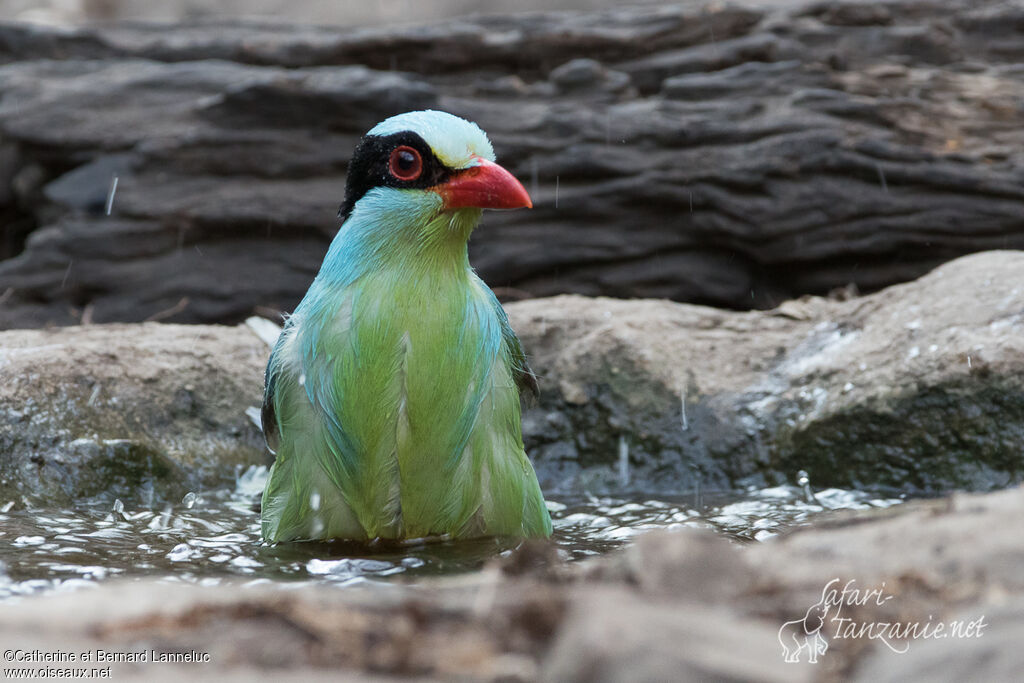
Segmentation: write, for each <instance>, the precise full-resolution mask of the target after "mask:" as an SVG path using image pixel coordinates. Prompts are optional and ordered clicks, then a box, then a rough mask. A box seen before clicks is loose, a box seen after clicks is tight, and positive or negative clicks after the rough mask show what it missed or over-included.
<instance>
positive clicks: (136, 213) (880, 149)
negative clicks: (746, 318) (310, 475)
mask: <svg viewBox="0 0 1024 683" xmlns="http://www.w3.org/2000/svg"><path fill="white" fill-rule="evenodd" d="M1019 19H1020V17H1019V10H1017V9H1015V8H1014V7H1011V6H1008V5H1006V4H1005V3H1000V2H996V1H995V0H982V1H981V2H977V1H973V0H971V1H968V0H955V1H953V2H932V1H926V2H924V3H922V2H899V1H898V2H885V3H872V2H857V3H823V4H813V3H812V4H807V3H798V2H790V1H787V2H772V3H768V2H750V3H747V4H737V5H724V6H723V5H720V4H712V5H708V6H703V7H701V6H695V5H683V6H666V7H644V8H633V9H621V10H612V11H603V12H589V13H571V12H567V13H543V14H526V15H517V16H508V17H491V18H474V19H462V20H455V21H448V22H442V23H437V24H430V25H422V26H412V27H405V28H372V29H367V28H364V29H337V28H330V29H328V28H312V27H306V28H303V27H294V26H285V25H277V24H275V25H272V26H271V25H251V24H247V25H238V24H220V25H202V24H196V25H184V26H180V25H178V26H171V27H168V26H145V25H111V26H109V27H106V28H92V29H82V30H72V31H66V30H53V29H43V28H30V27H26V26H19V25H4V26H0V61H2V62H3V63H4V64H3V66H0V90H2V92H3V98H2V100H0V219H2V220H0V224H2V225H3V240H2V244H0V259H3V260H0V297H2V298H3V305H2V306H0V327H6V328H11V327H26V326H39V325H44V324H48V323H54V324H58V325H66V324H72V323H74V322H76V321H80V320H83V319H84V320H86V321H94V322H113V321H141V320H147V319H157V320H167V321H174V322H238V321H240V320H242V319H243V318H245V317H246V316H248V315H250V314H252V313H253V312H258V313H263V314H265V315H274V314H275V313H276V312H277V311H279V310H289V309H291V308H292V307H293V306H294V305H295V303H296V302H297V301H298V299H299V297H300V296H301V295H302V293H303V291H305V288H306V287H307V286H308V284H309V282H310V280H311V279H312V277H313V275H314V274H315V272H316V269H317V267H318V265H319V262H320V259H321V257H322V255H323V252H324V250H325V249H326V245H327V243H328V241H329V240H330V238H331V236H332V235H333V233H334V231H335V229H336V227H337V225H336V220H335V218H334V214H335V211H336V208H337V205H338V203H339V201H340V198H341V194H342V188H343V184H344V174H345V168H346V164H347V161H348V156H349V154H350V153H351V150H352V148H353V146H354V144H355V142H356V140H357V139H358V138H359V136H360V135H361V134H362V133H363V132H365V131H366V130H367V129H368V128H369V127H371V126H372V125H373V124H374V123H376V122H377V121H379V120H381V119H382V118H384V117H386V116H388V115H391V114H394V113H397V112H400V111H404V110H408V109H417V108H424V107H434V108H440V109H445V110H448V111H451V112H453V113H456V114H459V115H461V116H465V117H468V118H471V119H473V120H475V121H477V122H478V123H479V124H480V125H481V126H482V127H483V128H484V129H485V130H487V131H488V132H489V133H490V134H491V136H492V138H493V140H494V143H495V147H496V149H497V151H498V154H499V157H500V159H501V161H502V162H503V163H504V164H506V165H507V166H509V167H510V168H511V169H512V170H513V171H514V172H515V173H516V174H517V175H518V176H519V177H520V178H522V179H523V180H524V182H525V184H526V186H527V187H528V188H529V189H530V190H531V192H532V194H533V195H534V200H535V204H536V207H537V208H536V209H534V210H533V211H530V212H512V213H507V214H499V213H495V214H492V215H488V216H487V217H486V219H485V222H484V225H483V226H482V228H481V229H480V230H479V232H478V233H477V234H476V235H475V236H474V238H473V240H472V243H471V251H472V254H471V257H472V260H473V262H474V264H475V265H476V267H477V268H478V269H479V271H480V273H481V275H482V276H483V277H484V279H485V280H487V282H488V283H489V284H491V285H492V286H494V287H496V288H498V290H499V291H500V292H502V293H503V295H504V296H506V298H520V297H536V296H546V295H553V294H559V293H578V294H585V295H609V296H615V297H656V298H670V299H675V300H678V301H688V302H697V303H706V304H713V305H717V306H724V307H728V308H735V309H746V308H767V307H772V306H774V305H777V304H778V303H780V302H781V301H783V300H786V299H788V298H791V297H794V296H798V295H802V294H807V293H816V294H824V293H826V292H828V291H830V290H832V289H834V288H837V287H846V286H848V285H850V284H851V283H852V284H854V285H855V286H856V287H858V288H859V289H860V290H863V291H869V290H874V289H877V288H879V287H882V286H885V285H889V284H892V283H895V282H899V281H905V280H910V279H913V278H915V277H918V276H920V275H921V274H923V273H925V272H927V271H928V270H930V269H931V268H933V267H935V266H936V265H937V264H939V263H941V262H943V261H946V260H948V259H950V258H952V257H955V256H957V255H960V254H964V253H967V252H972V251H977V250H984V249H993V248H1001V249H1005V248H1020V247H1022V246H1024V230H1022V229H1021V228H1022V223H1021V216H1022V215H1024V190H1022V189H1021V188H1022V183H1021V180H1022V178H1024V157H1022V152H1021V149H1024V144H1022V142H1024V140H1022V136H1024V133H1022V132H1021V127H1020V126H1019V120H1020V113H1021V112H1020V100H1021V98H1022V97H1024V79H1022V78H1021V72H1020V68H1019V66H1018V64H1019V62H1020V60H1021V57H1022V52H1024V48H1022V47H1021V41H1020V40H1019V38H1017V36H1019V34H1017V33H1016V32H1015V31H1016V29H1015V27H1016V26H1018V25H1019ZM115 176H116V177H117V179H118V184H117V189H116V193H114V197H113V202H112V205H111V211H110V215H109V216H108V215H106V208H107V200H108V196H109V194H110V189H111V186H112V182H113V179H114V177H115Z"/></svg>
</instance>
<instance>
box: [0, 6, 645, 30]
mask: <svg viewBox="0 0 1024 683" xmlns="http://www.w3.org/2000/svg"><path fill="white" fill-rule="evenodd" d="M646 1H647V3H648V4H650V3H651V2H652V0H646ZM643 2H644V0H633V2H630V3H629V4H631V5H638V4H643ZM618 4H622V3H616V2H614V0H556V1H555V2H551V1H550V0H375V1H373V2H366V0H294V1H293V2H283V1H282V0H217V1H216V2H207V1H205V0H166V1H165V0H5V2H4V3H3V5H2V6H0V20H11V19H13V20H17V21H36V22H41V23H50V24H73V25H77V24H83V23H88V22H97V21H119V20H129V21H139V20H141V21H183V20H201V19H276V20H281V19H284V20H287V21H293V22H298V23H310V24H336V25H339V26H354V25H374V24H387V23H394V22H408V21H424V20H430V19H441V18H446V17H453V16H457V15H460V14H471V13H475V12H488V13H494V12H516V11H529V10H553V9H566V10H569V9H593V8H597V7H605V8H607V7H615V6H616V5H618Z"/></svg>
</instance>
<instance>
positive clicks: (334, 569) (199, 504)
mask: <svg viewBox="0 0 1024 683" xmlns="http://www.w3.org/2000/svg"><path fill="white" fill-rule="evenodd" d="M265 481H266V469H265V468H252V469H250V470H248V471H247V472H245V473H244V474H243V475H242V476H241V477H240V478H239V480H238V483H237V485H236V487H235V488H234V489H225V490H220V491H212V492H204V493H201V494H198V495H197V494H195V493H189V494H188V495H187V496H185V498H184V500H183V501H182V502H181V503H180V504H178V505H175V506H170V507H168V508H166V509H163V510H149V509H140V510H131V509H129V508H128V507H127V506H125V505H124V504H123V503H121V501H117V502H116V503H115V504H114V505H113V506H112V508H108V509H96V508H91V509H90V508H87V509H74V510H71V509H60V510H53V509H28V510H23V509H20V510H15V509H11V506H9V505H0V600H10V599H16V598H17V597H18V596H23V595H28V594H32V593H38V592H46V591H63V590H74V589H79V588H86V587H91V586H95V585H96V584H97V583H99V582H101V581H104V580H107V579H112V578H118V577H129V578H139V577H158V578H160V579H161V580H166V581H177V582H187V583H199V584H203V585H208V584H216V583H218V582H220V581H223V580H225V579H229V578H233V579H236V580H237V579H242V580H246V579H248V580H249V581H252V582H259V583H262V582H267V581H278V582H285V581H287V582H293V583H294V582H299V583H304V582H324V583H331V584H336V585H339V586H347V585H352V584H357V583H362V582H367V581H387V580H389V578H390V577H396V576H401V577H406V578H415V577H419V576H428V575H439V574H453V573H458V572H465V571H472V570H475V569H479V568H480V567H481V566H482V565H483V564H484V562H486V561H487V560H488V559H490V558H493V557H495V556H497V555H500V554H503V553H508V552H511V550H512V549H513V547H514V543H509V542H507V541H506V542H498V541H495V540H493V539H484V540H479V541H471V542H459V543H447V542H446V543H429V544H414V545H403V546H392V547H374V548H368V547H366V546H365V545H355V544H346V543H339V542H332V543H293V544H283V545H279V546H267V545H264V544H262V543H261V541H260V536H259V519H258V515H257V514H256V513H255V512H254V511H253V504H254V502H255V501H256V500H257V498H258V495H259V492H260V491H261V490H262V487H263V484H264V482H265ZM808 500H809V501H810V502H808ZM898 502H900V501H899V500H895V499H872V498H871V497H870V496H869V495H867V494H865V493H861V492H852V491H842V490H839V489H827V490H825V491H819V492H817V493H815V494H814V495H813V496H812V497H810V498H807V497H806V496H805V493H804V491H803V489H802V488H801V487H797V486H784V487H776V488H770V489H760V490H749V491H746V492H738V493H737V492H733V493H729V494H719V495H714V494H707V493H705V494H703V498H702V506H701V509H699V510H698V509H694V507H693V503H694V501H693V499H692V497H690V499H689V500H687V499H685V498H680V499H678V500H667V499H645V498H643V497H637V498H636V499H635V500H625V499H621V498H610V497H601V498H596V497H578V498H562V499H555V500H551V501H549V507H550V509H551V515H552V519H553V522H554V527H555V535H554V540H555V542H556V543H557V545H558V547H559V551H560V553H561V554H562V555H563V556H564V557H565V558H566V559H567V560H571V561H575V560H580V559H584V558H587V557H591V556H593V555H598V554H601V553H605V552H608V551H610V550H613V549H615V548H618V547H621V546H622V545H623V544H625V543H627V542H628V541H629V540H630V539H631V538H633V537H634V536H636V535H637V534H640V533H643V532H644V531H647V530H650V529H666V528H667V529H672V528H680V527H706V528H711V529H714V530H717V531H719V532H721V533H722V534H725V535H727V536H729V537H730V538H733V539H735V540H737V541H739V542H757V541H761V540H765V539H767V538H770V537H771V536H774V535H776V534H778V533H779V532H780V531H782V530H785V529H787V528H789V527H792V526H795V525H799V524H804V523H807V521H808V520H809V519H810V518H811V517H812V516H813V515H815V514H818V513H821V512H822V511H824V510H826V509H839V508H845V509H854V508H867V507H887V506H890V505H893V504H896V503H898Z"/></svg>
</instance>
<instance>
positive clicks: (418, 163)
mask: <svg viewBox="0 0 1024 683" xmlns="http://www.w3.org/2000/svg"><path fill="white" fill-rule="evenodd" d="M388 172H389V173H391V175H392V176H394V177H395V178H396V179H397V180H404V181H410V180H416V179H417V178H419V177H420V173H422V172H423V157H422V156H420V153H419V152H417V151H416V150H415V149H413V148H412V147H409V146H408V145H402V146H401V147H395V149H394V150H392V151H391V158H390V159H388Z"/></svg>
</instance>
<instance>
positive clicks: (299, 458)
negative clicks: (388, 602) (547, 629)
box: [261, 111, 551, 542]
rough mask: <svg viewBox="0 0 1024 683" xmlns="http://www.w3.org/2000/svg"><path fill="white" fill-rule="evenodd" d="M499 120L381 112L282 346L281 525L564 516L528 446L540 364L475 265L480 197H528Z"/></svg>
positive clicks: (440, 529) (316, 535)
mask: <svg viewBox="0 0 1024 683" xmlns="http://www.w3.org/2000/svg"><path fill="white" fill-rule="evenodd" d="M494 161H495V157H494V150H493V149H492V147H491V143H490V141H489V140H488V139H487V135H486V134H485V133H484V132H483V131H482V130H481V129H480V128H479V127H478V126H477V125H476V124H474V123H470V122H469V121H466V120H464V119H461V118H458V117H456V116H453V115H451V114H447V113H444V112H439V111H414V112H408V113H405V114H400V115H398V116H393V117H391V118H389V119H387V120H385V121H383V122H381V123H379V124H378V125H377V126H375V127H374V128H373V129H372V130H370V132H369V133H367V134H366V136H365V137H363V139H362V140H361V141H360V142H359V144H358V145H357V147H356V149H355V152H354V154H353V156H352V159H351V161H350V163H349V169H348V177H347V180H346V187H345V199H344V203H343V204H342V206H341V211H340V212H339V217H340V218H342V220H343V222H342V225H341V228H340V229H339V231H338V234H337V235H336V236H335V238H334V240H333V241H332V243H331V245H330V247H329V249H328V251H327V255H326V256H325V258H324V261H323V264H322V266H321V268H320V272H319V274H318V275H317V276H316V279H315V280H314V281H313V284H312V285H311V286H310V288H309V291H308V292H306V296H305V297H304V298H303V299H302V302H301V303H300V304H299V305H298V307H297V308H296V309H295V311H294V312H293V313H292V315H291V316H290V317H289V318H288V319H287V321H286V323H285V326H284V329H283V330H282V333H281V335H280V337H279V339H278V341H277V343H276V345H275V346H274V350H273V352H272V353H271V355H270V360H269V362H268V363H267V370H266V389H265V393H264V400H263V414H262V416H263V429H264V433H265V435H266V440H267V445H268V447H269V448H270V450H271V451H272V452H273V453H274V454H275V460H274V464H273V466H272V467H271V470H270V477H269V479H268V481H267V486H266V489H265V490H264V492H263V501H262V512H261V517H262V518H261V526H262V533H263V538H264V539H265V540H267V541H270V542H277V541H290V540H313V539H334V538H339V539H353V540H363V541H369V540H375V539H414V538H424V537H436V536H440V537H449V538H472V537H479V536H515V537H546V536H549V535H550V534H551V519H550V517H549V515H548V511H547V507H546V505H545V503H544V498H543V496H542V494H541V490H540V486H539V485H538V483H537V476H536V474H535V473H534V470H533V466H532V465H531V464H530V461H529V459H527V457H526V452H525V450H524V449H523V439H522V431H521V424H520V404H519V400H520V393H521V392H533V393H536V392H537V378H536V376H535V375H534V374H533V372H532V371H531V370H530V368H529V366H528V365H527V363H526V358H525V355H524V353H523V349H522V346H521V345H520V343H519V339H518V338H517V337H516V334H515V332H513V331H512V328H511V327H510V325H509V322H508V317H507V316H506V314H505V311H504V310H503V309H502V307H501V304H500V303H498V300H497V298H495V296H494V293H493V292H492V291H491V290H490V289H489V288H488V287H487V285H485V284H484V282H483V281H482V280H481V279H480V278H479V277H478V276H477V275H476V273H475V272H474V270H473V268H472V267H471V266H470V265H469V258H468V255H467V252H466V243H467V240H468V239H469V236H470V233H471V232H472V231H473V228H475V227H476V225H477V223H478V222H479V221H480V215H481V213H482V209H515V208H521V207H525V208H531V207H532V206H533V205H532V203H531V201H530V197H529V195H528V194H527V192H526V189H525V188H524V187H523V186H522V184H521V183H520V182H519V181H518V180H516V179H515V178H514V177H513V176H512V174H511V173H509V172H508V171H506V170H505V169H504V168H502V167H501V166H499V165H497V164H496V163H494Z"/></svg>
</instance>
